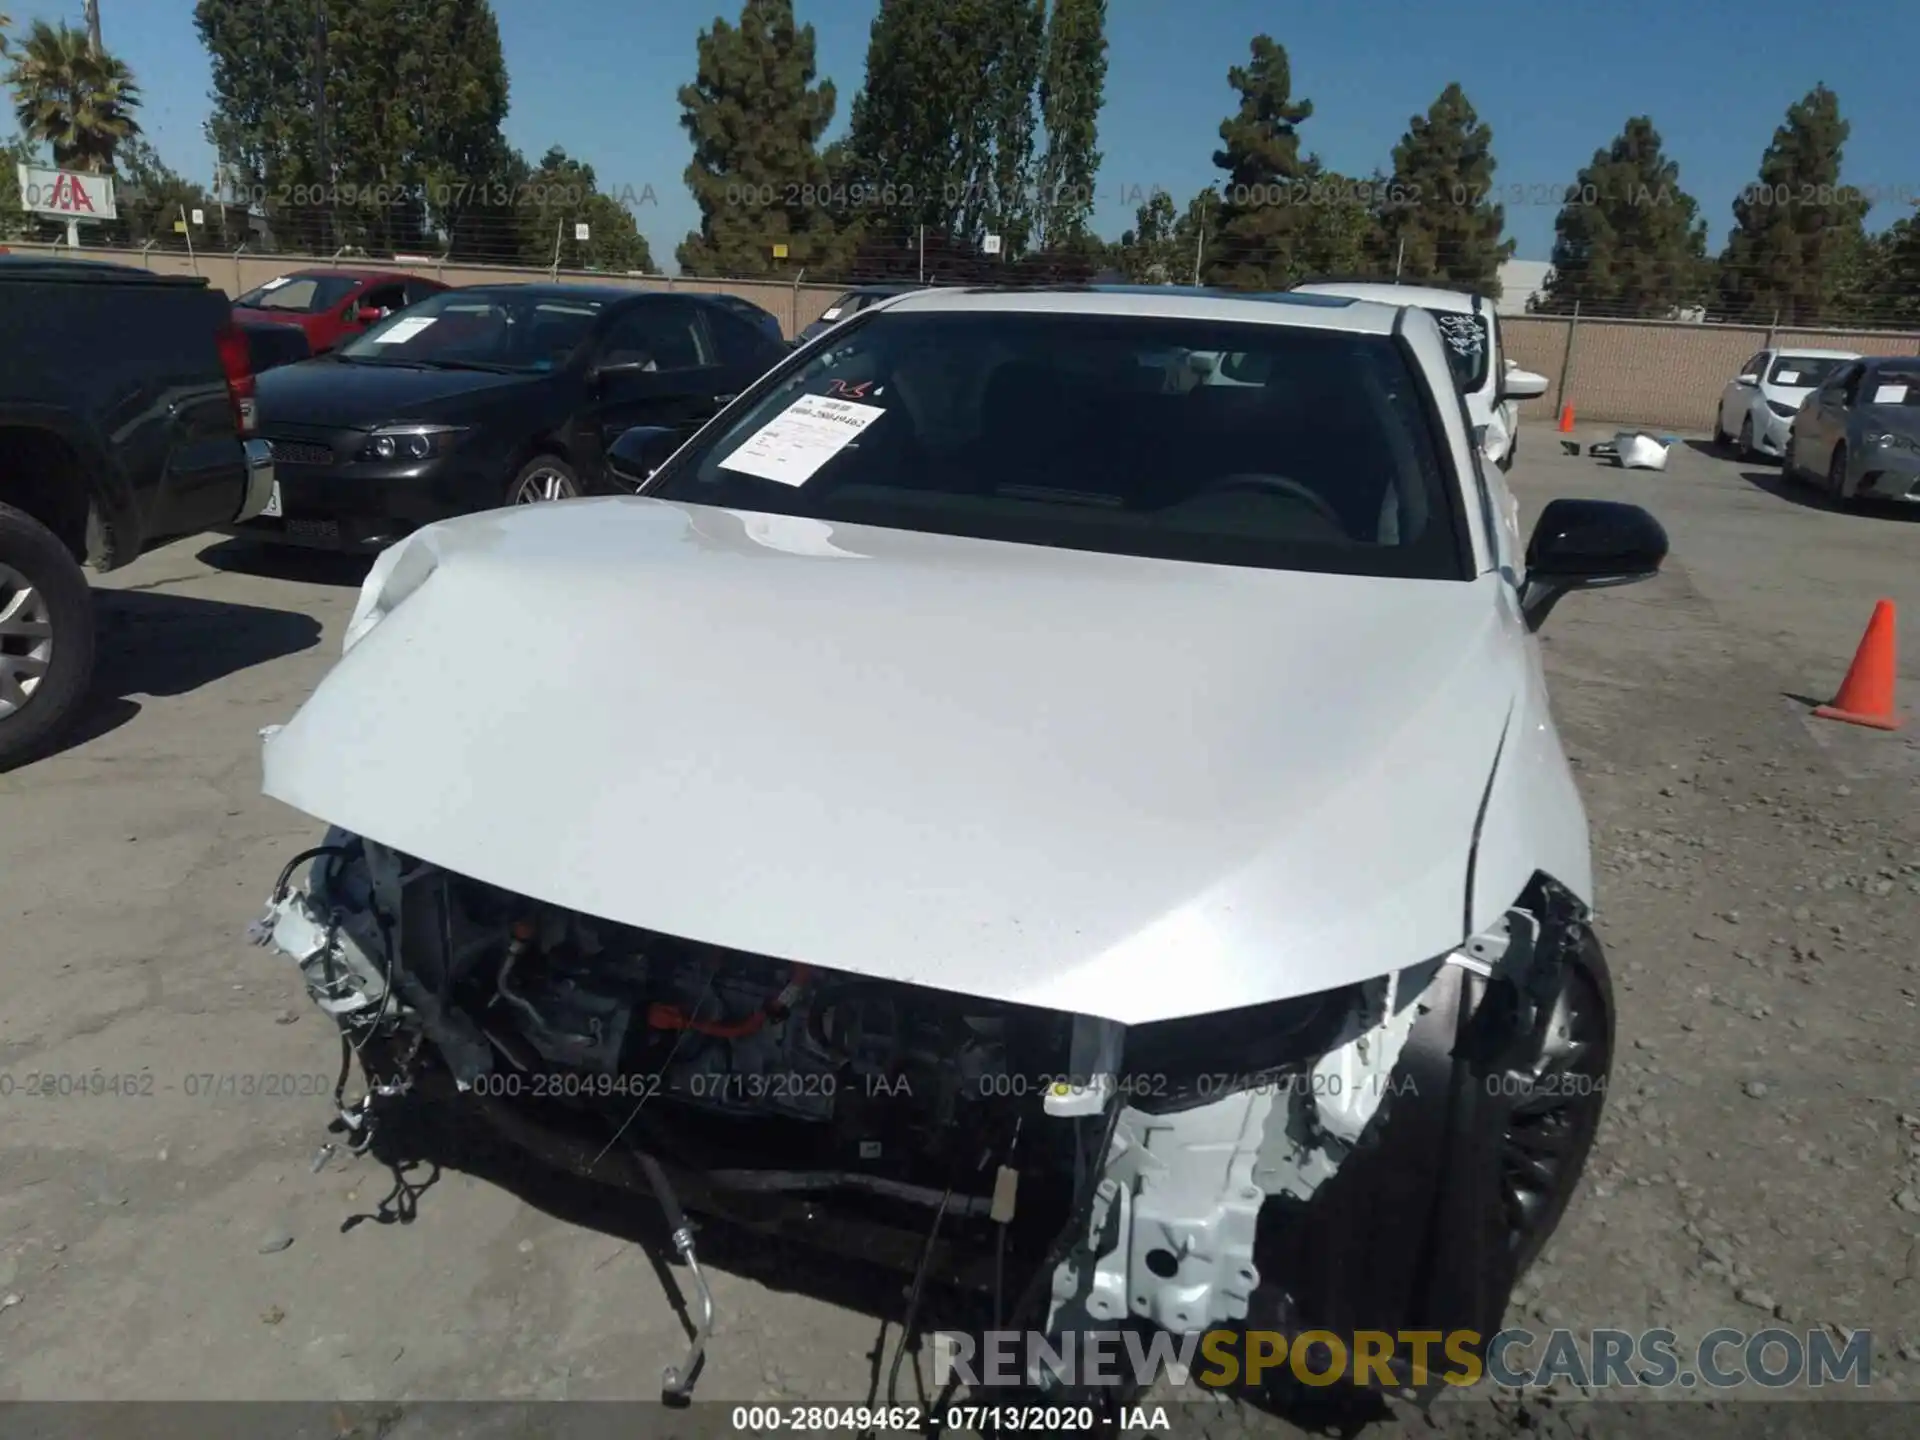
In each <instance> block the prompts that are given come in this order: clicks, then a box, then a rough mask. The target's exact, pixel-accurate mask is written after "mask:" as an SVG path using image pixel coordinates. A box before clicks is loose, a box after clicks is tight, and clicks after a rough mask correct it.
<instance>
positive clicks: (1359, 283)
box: [1288, 280, 1486, 315]
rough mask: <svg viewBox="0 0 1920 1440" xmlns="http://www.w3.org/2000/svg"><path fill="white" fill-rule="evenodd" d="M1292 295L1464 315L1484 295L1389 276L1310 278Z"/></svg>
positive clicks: (1472, 311) (1476, 305)
mask: <svg viewBox="0 0 1920 1440" xmlns="http://www.w3.org/2000/svg"><path fill="white" fill-rule="evenodd" d="M1288 293H1289V294H1292V295H1345V296H1347V297H1348V298H1349V299H1352V300H1373V301H1376V302H1378V303H1380V304H1382V305H1418V306H1419V307H1420V308H1421V309H1423V310H1440V311H1445V312H1447V313H1449V314H1455V315H1467V314H1472V313H1474V312H1476V311H1478V310H1479V308H1480V302H1481V301H1482V300H1484V299H1485V298H1486V297H1485V296H1483V295H1481V294H1480V292H1479V291H1477V290H1454V289H1449V288H1447V287H1445V286H1440V285H1401V284H1399V283H1397V282H1395V281H1392V280H1309V281H1306V282H1304V283H1302V284H1299V285H1295V286H1294V287H1293V288H1292V290H1290V291H1289V292H1288Z"/></svg>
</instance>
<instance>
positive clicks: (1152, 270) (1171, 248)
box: [1113, 188, 1193, 285]
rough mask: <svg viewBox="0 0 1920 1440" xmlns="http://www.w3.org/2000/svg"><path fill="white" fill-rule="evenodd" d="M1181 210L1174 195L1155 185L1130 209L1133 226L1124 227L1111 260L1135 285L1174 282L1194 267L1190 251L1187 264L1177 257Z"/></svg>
mask: <svg viewBox="0 0 1920 1440" xmlns="http://www.w3.org/2000/svg"><path fill="white" fill-rule="evenodd" d="M1179 225H1180V212H1179V211H1178V210H1177V209H1175V208H1174V203H1173V197H1172V196H1171V195H1169V194H1168V193H1167V192H1166V191H1164V190H1161V189H1158V188H1156V189H1155V190H1154V191H1153V192H1152V193H1151V194H1149V195H1148V196H1147V198H1146V200H1145V201H1144V202H1143V203H1141V204H1140V205H1139V206H1138V207H1136V208H1135V210H1134V212H1133V227H1132V228H1131V229H1129V230H1126V231H1124V232H1123V233H1122V234H1121V236H1120V241H1119V243H1118V245H1117V246H1116V247H1115V253H1114V257H1113V258H1114V262H1115V265H1116V267H1117V268H1118V269H1119V270H1120V272H1121V273H1122V274H1123V275H1125V276H1126V277H1127V279H1128V281H1130V282H1131V283H1133V284H1135V285H1176V284H1178V283H1180V281H1181V280H1182V279H1184V278H1186V276H1187V275H1188V274H1190V273H1191V271H1192V268H1193V259H1192V255H1191V253H1189V254H1188V255H1187V256H1186V260H1187V268H1186V270H1185V271H1183V270H1182V269H1181V265H1180V261H1181V258H1182V257H1181V254H1180V237H1179V233H1178V230H1179Z"/></svg>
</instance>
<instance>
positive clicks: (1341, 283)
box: [1293, 280, 1547, 470]
mask: <svg viewBox="0 0 1920 1440" xmlns="http://www.w3.org/2000/svg"><path fill="white" fill-rule="evenodd" d="M1293 293H1295V294H1307V295H1344V296H1346V297H1348V298H1349V299H1353V300H1372V301H1376V302H1378V303H1380V304H1382V305H1418V306H1419V307H1420V308H1421V309H1423V310H1425V311H1427V313H1428V314H1430V315H1432V316H1433V317H1434V319H1435V321H1437V322H1438V323H1439V326H1440V333H1441V336H1442V337H1443V338H1444V339H1445V340H1446V344H1447V364H1448V366H1449V367H1450V368H1451V369H1452V371H1453V378H1454V380H1455V382H1456V383H1457V384H1458V386H1459V389H1460V393H1461V394H1462V395H1463V396H1464V397H1465V398H1466V402H1467V412H1468V413H1469V414H1470V415H1472V417H1473V423H1474V424H1475V425H1476V426H1480V427H1484V429H1485V432H1486V438H1485V444H1484V446H1483V449H1484V451H1485V454H1486V457H1487V459H1489V460H1491V461H1492V462H1493V463H1494V464H1495V465H1497V466H1499V467H1500V468H1501V469H1502V470H1511V469H1512V468H1513V460H1514V456H1515V455H1516V454H1517V453H1518V445H1519V440H1520V401H1522V400H1533V399H1537V398H1538V397H1540V396H1542V395H1544V394H1546V393H1547V377H1546V376H1544V375H1539V374H1536V373H1535V372H1533V371H1531V370H1523V369H1521V368H1520V367H1519V366H1518V365H1516V364H1515V363H1514V362H1513V361H1512V360H1511V359H1509V358H1508V356H1507V352H1506V345H1505V341H1504V337H1503V336H1502V334H1501V331H1500V314H1499V310H1498V308H1497V307H1496V306H1495V305H1494V303H1493V301H1491V300H1489V299H1488V298H1487V297H1486V296H1485V295H1482V294H1480V293H1479V292H1478V291H1473V290H1454V289H1448V288H1445V287H1441V286H1431V285H1400V284H1396V283H1394V282H1393V281H1358V280H1354V281H1348V280H1316V281H1312V282H1309V283H1307V284H1303V285H1296V286H1294V287H1293Z"/></svg>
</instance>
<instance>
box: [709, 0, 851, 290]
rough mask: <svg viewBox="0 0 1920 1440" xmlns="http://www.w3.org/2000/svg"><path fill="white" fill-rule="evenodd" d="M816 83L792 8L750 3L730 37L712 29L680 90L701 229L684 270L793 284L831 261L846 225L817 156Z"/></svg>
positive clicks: (807, 40) (810, 37)
mask: <svg viewBox="0 0 1920 1440" xmlns="http://www.w3.org/2000/svg"><path fill="white" fill-rule="evenodd" d="M817 73H818V72H817V70H816V68H815V63H814V32H813V27H812V26H811V25H796V24H795V23H794V18H793V0H746V4H745V6H744V7H743V8H742V9H741V11H740V23H739V24H738V25H737V26H736V25H729V24H728V23H727V22H726V21H725V20H720V19H716V20H715V21H714V22H713V27H712V28H711V29H710V30H707V31H706V32H704V33H703V34H702V35H701V36H700V41H699V70H698V74H697V76H696V78H695V80H694V82H693V84H691V85H683V86H681V87H680V106H681V112H682V113H681V117H680V123H681V124H682V125H683V126H684V127H685V128H686V131H687V134H688V136H689V137H690V138H691V139H692V141H693V163H692V164H691V165H689V166H688V167H687V173H686V178H687V187H688V188H689V189H690V190H692V191H693V198H694V201H695V203H697V204H698V205H699V207H700V228H699V229H698V230H697V231H695V232H693V233H692V234H689V235H688V236H687V238H686V239H685V240H683V241H681V242H680V246H679V251H678V256H679V261H680V268H681V269H682V270H684V271H686V272H688V273H690V274H694V275H766V274H771V273H775V272H782V273H789V274H792V273H797V272H798V271H800V270H801V269H811V270H814V271H816V272H818V271H820V270H822V269H828V268H831V267H832V266H833V265H834V264H836V263H837V262H838V261H839V259H840V256H841V251H842V248H843V235H842V231H843V229H844V227H845V225H846V224H847V223H848V221H849V220H850V218H851V217H850V215H849V213H848V210H849V205H848V197H847V195H846V194H845V192H843V191H838V190H836V188H835V186H834V185H833V183H832V178H831V175H830V173H829V171H828V167H827V161H826V159H825V157H824V156H822V155H821V153H820V150H819V148H818V147H819V142H820V136H821V134H822V133H823V132H824V131H825V130H826V128H827V126H828V125H829V124H831V123H832V121H833V111H834V104H835V94H834V88H833V82H832V81H831V80H821V81H819V82H818V83H817V84H816V83H815V76H816V74H817ZM775 245H784V246H785V247H786V250H787V253H786V257H785V258H784V259H775V258H774V255H773V247H774V246H775Z"/></svg>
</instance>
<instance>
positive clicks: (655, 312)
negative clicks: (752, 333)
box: [599, 300, 714, 374]
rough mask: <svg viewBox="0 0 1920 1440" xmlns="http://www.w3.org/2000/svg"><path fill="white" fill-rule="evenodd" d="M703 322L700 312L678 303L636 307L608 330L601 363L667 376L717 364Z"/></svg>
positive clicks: (601, 349) (654, 302)
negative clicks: (633, 367)
mask: <svg viewBox="0 0 1920 1440" xmlns="http://www.w3.org/2000/svg"><path fill="white" fill-rule="evenodd" d="M701 320H702V316H701V314H700V312H699V311H698V310H696V309H695V308H694V307H693V306H691V305H683V304H681V303H680V302H679V301H677V300H653V301H647V302H645V303H643V304H640V305H636V306H634V308H633V309H631V310H629V311H627V312H626V313H625V314H624V315H621V316H620V317H619V318H618V319H616V320H614V321H613V322H612V323H611V325H610V326H609V327H608V329H607V337H606V339H605V341H604V342H602V344H601V347H600V355H599V358H600V361H601V362H602V363H603V364H607V365H633V366H636V367H638V368H639V369H641V370H645V371H648V372H659V373H665V374H671V373H673V372H675V371H681V370H700V369H704V368H705V367H707V366H709V365H711V364H713V363H714V361H713V356H712V353H711V352H712V348H713V347H712V344H711V342H710V341H709V340H708V339H707V334H706V329H705V327H704V326H703V325H702V323H701Z"/></svg>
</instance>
